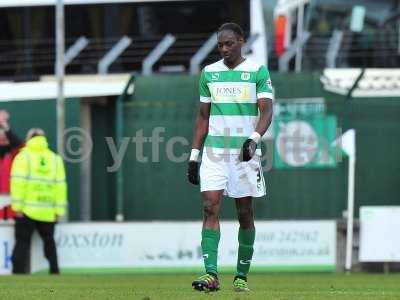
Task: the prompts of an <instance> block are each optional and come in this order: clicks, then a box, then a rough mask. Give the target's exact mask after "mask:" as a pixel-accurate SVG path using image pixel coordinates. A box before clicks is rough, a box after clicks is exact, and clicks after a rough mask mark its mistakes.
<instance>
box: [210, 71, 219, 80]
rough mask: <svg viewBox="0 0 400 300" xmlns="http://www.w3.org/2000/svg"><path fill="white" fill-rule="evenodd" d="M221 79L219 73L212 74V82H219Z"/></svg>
mask: <svg viewBox="0 0 400 300" xmlns="http://www.w3.org/2000/svg"><path fill="white" fill-rule="evenodd" d="M218 79H219V73H212V74H211V80H218Z"/></svg>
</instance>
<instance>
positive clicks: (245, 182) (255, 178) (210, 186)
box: [200, 151, 265, 198]
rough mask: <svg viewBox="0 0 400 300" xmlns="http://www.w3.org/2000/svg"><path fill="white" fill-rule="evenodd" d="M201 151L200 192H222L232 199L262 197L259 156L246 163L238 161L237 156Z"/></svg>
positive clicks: (263, 193) (263, 184)
mask: <svg viewBox="0 0 400 300" xmlns="http://www.w3.org/2000/svg"><path fill="white" fill-rule="evenodd" d="M207 152H208V151H203V155H202V161H201V165H200V190H201V191H202V192H204V191H217V190H224V195H226V196H229V197H232V198H242V197H248V196H251V197H262V196H264V195H265V181H264V176H263V171H262V167H261V160H260V156H259V155H254V156H253V158H252V159H251V160H250V161H248V162H242V161H239V155H238V154H215V153H207Z"/></svg>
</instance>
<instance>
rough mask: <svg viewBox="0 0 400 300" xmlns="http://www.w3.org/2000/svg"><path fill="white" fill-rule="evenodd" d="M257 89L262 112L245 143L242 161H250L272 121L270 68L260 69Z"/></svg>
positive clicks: (258, 102) (259, 106)
mask: <svg viewBox="0 0 400 300" xmlns="http://www.w3.org/2000/svg"><path fill="white" fill-rule="evenodd" d="M256 89H257V105H258V110H259V113H260V114H259V116H260V118H259V120H258V123H257V125H256V128H255V130H254V132H253V133H252V134H251V135H250V136H249V138H248V139H247V140H246V141H245V142H244V143H243V146H242V151H241V154H240V159H241V160H242V161H249V160H250V159H251V158H252V157H253V156H254V153H255V152H256V149H257V144H258V142H259V141H260V140H261V137H262V136H263V135H264V134H265V132H266V131H267V129H268V127H269V126H270V125H271V121H272V114H273V105H272V99H273V92H272V85H271V80H270V77H269V73H268V70H267V68H265V67H264V66H263V67H261V68H260V69H259V70H258V73H257V82H256Z"/></svg>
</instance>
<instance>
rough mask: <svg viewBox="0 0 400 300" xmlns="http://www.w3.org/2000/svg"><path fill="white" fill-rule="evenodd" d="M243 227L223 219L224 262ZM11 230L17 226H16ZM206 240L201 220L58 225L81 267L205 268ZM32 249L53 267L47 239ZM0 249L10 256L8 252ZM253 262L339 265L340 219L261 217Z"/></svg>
mask: <svg viewBox="0 0 400 300" xmlns="http://www.w3.org/2000/svg"><path fill="white" fill-rule="evenodd" d="M238 228H239V226H238V224H237V222H233V221H232V222H231V221H224V222H222V223H221V241H220V244H219V259H218V265H219V266H221V267H234V266H235V265H236V260H237V248H238V242H237V233H238ZM8 230H9V231H10V232H11V231H12V230H11V228H8ZM2 237H3V235H2ZM11 237H12V235H11ZM200 240H201V222H143V223H140V222H138V223H136V222H135V223H104V222H102V223H66V224H59V225H58V226H57V227H56V243H57V250H58V258H59V264H60V267H61V268H69V269H76V270H77V271H79V270H84V269H89V268H90V269H96V268H147V267H154V268H163V267H164V268H168V267H174V268H176V267H178V268H179V267H201V266H202V265H203V259H202V253H201V248H200ZM9 243H10V244H11V243H12V241H9ZM9 249H12V248H11V247H10V248H9ZM8 251H11V250H8ZM31 252H32V258H31V270H32V272H36V271H40V270H44V269H47V268H48V264H47V261H46V260H45V258H44V256H43V247H42V242H41V241H40V239H39V237H38V236H37V235H35V236H34V238H33V245H32V251H31ZM8 253H10V252H8ZM0 254H2V257H4V255H3V253H2V252H0ZM9 255H10V254H9ZM2 257H0V259H3V258H2ZM252 267H254V268H257V267H268V268H274V270H278V271H279V270H280V269H285V270H288V269H289V270H290V269H291V268H292V269H293V270H299V269H300V270H301V269H302V268H307V269H308V270H334V269H335V267H336V223H335V222H334V221H259V222H257V223H256V242H255V249H254V257H253V263H252Z"/></svg>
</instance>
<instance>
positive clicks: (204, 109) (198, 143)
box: [187, 72, 211, 185]
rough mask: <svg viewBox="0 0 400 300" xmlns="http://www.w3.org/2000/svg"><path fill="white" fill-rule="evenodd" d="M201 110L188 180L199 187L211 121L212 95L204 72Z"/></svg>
mask: <svg viewBox="0 0 400 300" xmlns="http://www.w3.org/2000/svg"><path fill="white" fill-rule="evenodd" d="M199 93H200V108H199V113H198V114H197V119H196V125H195V130H194V134H193V142H192V151H191V152H190V158H189V165H188V172H187V176H188V180H189V182H190V183H192V184H195V185H198V184H199V183H200V178H199V165H200V163H199V155H200V149H201V147H202V146H203V144H204V140H205V138H206V136H207V134H208V122H209V119H210V108H211V94H210V90H209V89H208V86H207V81H206V78H205V74H204V72H202V74H201V77H200V82H199Z"/></svg>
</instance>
